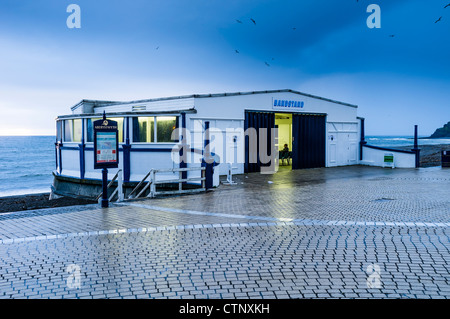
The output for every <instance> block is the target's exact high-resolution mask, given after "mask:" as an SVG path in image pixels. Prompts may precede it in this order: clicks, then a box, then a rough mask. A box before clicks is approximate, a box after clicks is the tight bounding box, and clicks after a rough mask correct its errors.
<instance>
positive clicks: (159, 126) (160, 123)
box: [156, 116, 177, 143]
mask: <svg viewBox="0 0 450 319" xmlns="http://www.w3.org/2000/svg"><path fill="white" fill-rule="evenodd" d="M176 127H177V118H176V117H175V116H158V117H157V118H156V132H157V133H156V141H157V142H158V143H171V142H173V141H172V132H173V130H175V129H176Z"/></svg>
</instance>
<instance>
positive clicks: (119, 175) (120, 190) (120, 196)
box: [96, 169, 124, 202]
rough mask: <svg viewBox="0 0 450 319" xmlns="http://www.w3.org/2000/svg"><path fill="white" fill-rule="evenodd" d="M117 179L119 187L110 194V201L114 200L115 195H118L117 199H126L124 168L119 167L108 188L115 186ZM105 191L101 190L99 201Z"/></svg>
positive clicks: (120, 200)
mask: <svg viewBox="0 0 450 319" xmlns="http://www.w3.org/2000/svg"><path fill="white" fill-rule="evenodd" d="M116 179H117V188H116V189H115V190H114V191H113V192H112V194H111V196H109V199H108V200H109V201H112V199H113V198H114V196H116V195H117V197H118V198H117V201H118V202H122V201H123V200H124V196H123V178H122V170H121V169H119V170H118V171H117V173H116V175H114V177H113V179H112V180H111V181H110V182H109V183H108V186H107V189H109V188H110V187H111V186H113V184H114V182H115V181H116ZM102 195H103V192H101V193H100V194H99V195H98V196H97V198H96V200H97V201H98V200H99V199H100V197H102Z"/></svg>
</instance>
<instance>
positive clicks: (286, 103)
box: [273, 99, 305, 108]
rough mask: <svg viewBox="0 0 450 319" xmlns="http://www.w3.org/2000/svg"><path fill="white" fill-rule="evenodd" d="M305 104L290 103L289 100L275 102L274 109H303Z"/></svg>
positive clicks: (300, 102) (299, 102) (301, 102)
mask: <svg viewBox="0 0 450 319" xmlns="http://www.w3.org/2000/svg"><path fill="white" fill-rule="evenodd" d="M304 106H305V102H303V101H289V100H275V99H274V100H273V107H295V108H303V107H304Z"/></svg>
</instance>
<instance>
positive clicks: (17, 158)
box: [0, 136, 55, 197]
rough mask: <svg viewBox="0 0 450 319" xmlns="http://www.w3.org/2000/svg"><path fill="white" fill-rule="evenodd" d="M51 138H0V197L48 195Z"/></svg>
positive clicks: (52, 151)
mask: <svg viewBox="0 0 450 319" xmlns="http://www.w3.org/2000/svg"><path fill="white" fill-rule="evenodd" d="M54 169H55V137H54V136H0V197H1V196H10V195H22V194H32V193H47V192H50V186H51V184H52V181H53V175H52V171H53V170H54Z"/></svg>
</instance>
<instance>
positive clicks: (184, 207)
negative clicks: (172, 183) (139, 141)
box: [0, 166, 450, 299]
mask: <svg viewBox="0 0 450 319" xmlns="http://www.w3.org/2000/svg"><path fill="white" fill-rule="evenodd" d="M234 180H235V181H236V182H237V185H233V186H229V185H221V186H220V187H219V188H217V189H214V190H213V191H210V192H208V193H205V194H197V195H186V196H178V197H167V198H159V199H151V200H136V201H131V202H125V203H117V204H114V205H112V207H110V208H108V209H100V208H98V206H97V205H87V206H73V207H65V208H55V209H44V210H36V211H28V212H18V213H7V214H0V256H1V260H0V298H176V299H179V298H196V299H197V298H258V299H259V298H283V299H285V298H450V285H449V281H450V253H449V249H450V245H449V244H450V242H449V235H450V231H449V226H450V197H449V196H448V195H449V191H448V190H449V189H450V170H448V169H441V168H427V169H418V170H416V169H381V168H371V167H361V166H354V167H339V168H327V169H311V170H299V171H290V170H289V169H286V168H284V169H283V170H280V172H279V173H277V174H275V175H261V174H246V175H239V176H234Z"/></svg>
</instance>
